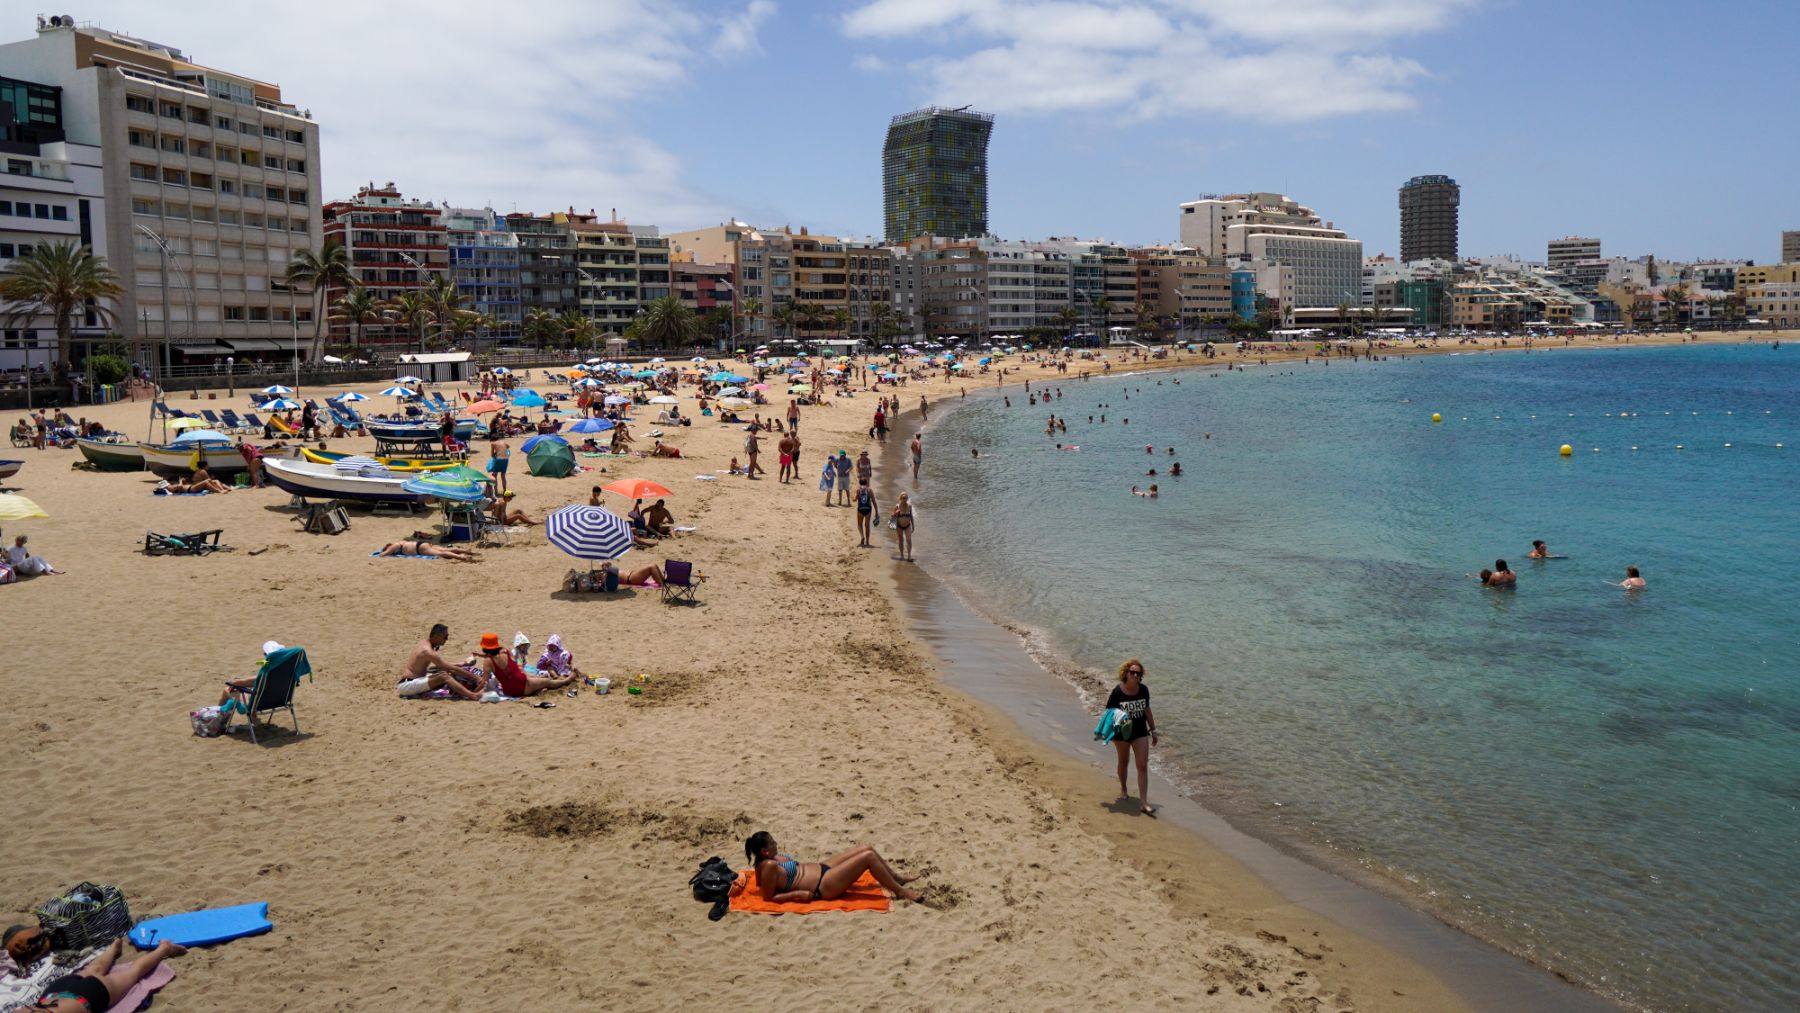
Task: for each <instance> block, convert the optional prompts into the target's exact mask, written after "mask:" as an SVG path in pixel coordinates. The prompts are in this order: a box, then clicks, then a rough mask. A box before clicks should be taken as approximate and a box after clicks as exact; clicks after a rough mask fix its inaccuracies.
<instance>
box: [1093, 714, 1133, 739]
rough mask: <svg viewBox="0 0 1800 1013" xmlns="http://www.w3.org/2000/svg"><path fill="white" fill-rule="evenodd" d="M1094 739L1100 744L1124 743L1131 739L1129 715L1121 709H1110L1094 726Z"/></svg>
mask: <svg viewBox="0 0 1800 1013" xmlns="http://www.w3.org/2000/svg"><path fill="white" fill-rule="evenodd" d="M1094 738H1096V739H1099V740H1100V741H1101V742H1124V741H1126V740H1128V739H1130V738H1131V715H1130V714H1127V713H1125V711H1124V709H1123V708H1119V707H1110V708H1108V709H1107V710H1106V711H1104V712H1103V713H1102V714H1101V715H1100V723H1099V724H1097V725H1095V726H1094Z"/></svg>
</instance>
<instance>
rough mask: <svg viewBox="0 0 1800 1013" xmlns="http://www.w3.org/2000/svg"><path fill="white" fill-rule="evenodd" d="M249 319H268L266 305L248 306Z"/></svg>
mask: <svg viewBox="0 0 1800 1013" xmlns="http://www.w3.org/2000/svg"><path fill="white" fill-rule="evenodd" d="M250 319H252V320H263V321H266V320H268V319H269V308H268V307H267V306H252V307H250Z"/></svg>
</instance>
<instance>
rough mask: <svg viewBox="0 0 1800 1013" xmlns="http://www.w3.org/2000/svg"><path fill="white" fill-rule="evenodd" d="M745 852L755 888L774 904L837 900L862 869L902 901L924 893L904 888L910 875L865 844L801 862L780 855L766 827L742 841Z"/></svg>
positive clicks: (914, 898)
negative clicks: (825, 856)
mask: <svg viewBox="0 0 1800 1013" xmlns="http://www.w3.org/2000/svg"><path fill="white" fill-rule="evenodd" d="M744 855H745V857H747V858H749V859H750V862H751V865H752V866H753V868H754V871H755V873H756V888H757V889H758V890H760V891H761V892H762V895H763V897H764V898H766V899H768V900H770V901H772V902H774V903H777V904H784V903H790V902H798V903H804V902H806V901H809V900H836V899H837V898H839V897H842V896H843V895H844V891H846V890H848V889H850V884H852V883H854V882H856V880H857V878H858V877H860V876H861V875H862V874H863V872H864V871H867V872H869V873H871V874H873V875H874V876H875V880H876V882H878V883H880V884H881V885H882V886H883V887H884V888H885V889H886V890H887V891H888V892H889V893H892V894H893V895H894V896H896V897H898V898H900V899H901V900H910V901H914V902H917V901H918V900H919V899H920V898H921V897H922V896H923V895H922V894H920V893H919V892H918V891H917V890H908V889H907V888H906V884H907V883H910V882H912V877H911V876H901V875H898V874H897V873H895V872H894V870H893V868H892V867H891V866H889V865H888V863H887V860H886V859H884V858H882V857H881V856H880V855H878V854H876V853H875V849H874V848H872V847H870V846H869V845H867V844H864V845H861V846H860V847H856V848H853V849H851V850H849V851H846V852H844V853H843V854H841V855H833V856H831V857H830V858H828V859H826V860H825V861H823V862H804V863H803V862H798V861H795V860H794V859H793V858H792V857H790V856H788V855H784V854H782V853H781V852H780V850H779V849H778V848H777V847H776V845H775V838H774V837H773V836H771V835H770V833H769V832H768V831H767V830H758V831H757V832H756V833H754V834H751V835H750V839H749V840H746V841H745V842H744Z"/></svg>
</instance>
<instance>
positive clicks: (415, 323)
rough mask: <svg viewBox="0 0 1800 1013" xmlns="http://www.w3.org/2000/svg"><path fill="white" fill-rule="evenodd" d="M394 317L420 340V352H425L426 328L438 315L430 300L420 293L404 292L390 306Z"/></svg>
mask: <svg viewBox="0 0 1800 1013" xmlns="http://www.w3.org/2000/svg"><path fill="white" fill-rule="evenodd" d="M388 305H389V307H390V308H391V310H392V312H393V315H394V316H395V317H396V318H397V319H399V320H401V321H402V322H404V323H405V324H406V326H407V327H408V328H409V329H411V330H412V332H413V336H414V337H416V338H418V339H419V351H421V352H423V351H424V350H425V328H426V326H427V325H429V324H430V323H431V322H432V321H433V320H435V319H437V314H436V313H433V312H432V309H431V302H430V300H428V299H426V298H425V295H424V294H423V293H420V292H402V293H400V294H399V295H398V296H396V297H395V298H394V300H393V301H392V302H391V303H389V304H388Z"/></svg>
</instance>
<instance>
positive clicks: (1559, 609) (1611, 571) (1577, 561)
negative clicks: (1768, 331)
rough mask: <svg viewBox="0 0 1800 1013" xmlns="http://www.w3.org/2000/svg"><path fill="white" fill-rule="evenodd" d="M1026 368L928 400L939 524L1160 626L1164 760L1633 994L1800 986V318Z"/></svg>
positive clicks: (1110, 615)
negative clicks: (1141, 365) (981, 391)
mask: <svg viewBox="0 0 1800 1013" xmlns="http://www.w3.org/2000/svg"><path fill="white" fill-rule="evenodd" d="M1176 376H1179V377H1180V381H1181V382H1180V383H1179V384H1177V383H1175V382H1174V381H1175V379H1176ZM1040 384H1045V385H1048V386H1049V387H1051V388H1052V389H1054V388H1057V387H1060V389H1061V390H1062V393H1063V397H1062V398H1061V399H1060V400H1053V401H1052V402H1051V403H1050V404H1049V405H1047V406H1046V405H1043V404H1040V405H1036V406H1031V405H1028V404H1027V403H1026V402H1025V399H1024V396H1023V394H1022V393H1020V392H1018V391H1017V390H1016V389H1015V390H1014V391H1013V397H1012V401H1013V404H1012V407H1010V408H1007V407H1004V406H1003V405H1002V403H1001V402H1000V400H999V399H998V398H994V399H992V400H990V399H988V398H985V397H983V398H971V399H969V400H967V401H962V402H957V403H955V404H954V405H952V404H951V403H950V402H944V404H945V406H946V407H951V408H952V411H951V412H950V413H949V414H947V415H945V416H943V417H942V418H940V419H939V421H938V422H937V423H935V424H934V427H933V429H932V431H931V434H930V435H929V436H928V437H927V443H928V444H929V453H928V458H927V466H926V470H925V474H924V476H923V482H922V483H921V486H920V489H921V491H920V493H919V504H920V517H921V534H920V536H919V548H918V552H919V553H920V556H921V558H922V559H923V560H924V561H925V562H926V563H927V565H928V566H933V567H934V569H937V570H938V572H940V573H942V574H943V575H944V576H946V577H947V578H948V579H950V581H951V583H952V585H953V586H955V587H957V588H958V589H959V590H961V591H962V592H963V593H964V594H965V596H966V597H968V598H970V599H971V600H972V601H974V602H975V603H976V604H977V605H978V606H979V607H981V608H983V609H984V610H989V611H991V612H993V613H996V614H998V615H1001V616H1005V617H1008V618H1010V619H1014V620H1018V621H1022V622H1023V623H1024V624H1026V625H1027V626H1029V627H1032V628H1035V629H1038V630H1042V631H1046V632H1045V634H1044V636H1045V637H1046V639H1047V640H1048V642H1049V644H1050V645H1051V646H1052V648H1053V649H1054V650H1055V651H1056V652H1058V653H1060V654H1061V655H1063V656H1065V657H1066V658H1067V659H1069V660H1071V661H1072V662H1074V663H1075V664H1077V665H1080V666H1084V667H1088V668H1091V669H1094V670H1097V671H1110V670H1112V669H1115V668H1116V667H1117V665H1118V664H1119V662H1120V661H1121V660H1122V659H1124V658H1126V657H1128V656H1138V657H1141V658H1143V659H1144V661H1145V663H1146V667H1147V668H1148V670H1149V673H1150V674H1149V675H1148V677H1147V681H1148V683H1149V685H1150V686H1151V688H1152V691H1153V693H1154V695H1155V701H1156V704H1155V705H1156V713H1157V717H1158V720H1159V723H1160V724H1161V726H1162V727H1163V729H1164V731H1165V733H1166V735H1167V737H1166V739H1165V740H1164V741H1165V748H1164V749H1163V750H1162V752H1161V759H1162V760H1163V761H1164V763H1165V764H1166V765H1167V766H1166V767H1165V769H1166V770H1168V772H1169V773H1171V774H1172V775H1174V776H1175V777H1176V778H1177V780H1178V781H1179V782H1180V783H1182V784H1184V785H1185V786H1187V788H1188V789H1189V790H1192V791H1193V792H1195V793H1196V794H1197V795H1198V796H1199V797H1201V798H1202V799H1203V800H1205V801H1207V802H1208V803H1209V804H1211V805H1213V806H1215V807H1216V808H1219V809H1220V810H1222V811H1224V812H1227V813H1228V814H1232V815H1233V816H1234V818H1236V819H1237V820H1239V821H1240V822H1241V823H1242V824H1244V825H1246V826H1247V827H1248V828H1251V829H1260V830H1262V831H1263V832H1266V833H1272V834H1275V835H1280V836H1286V837H1288V838H1290V839H1296V840H1300V841H1304V842H1307V843H1310V844H1313V845H1317V846H1319V847H1322V848H1326V849H1329V850H1330V852H1331V853H1333V854H1334V855H1335V856H1337V857H1338V858H1340V859H1342V860H1346V861H1350V862H1354V863H1357V864H1359V865H1361V866H1363V867H1364V868H1366V869H1368V870H1370V871H1372V872H1375V873H1377V874H1379V875H1381V876H1383V877H1385V878H1387V879H1388V880H1389V881H1391V882H1393V883H1396V884H1399V885H1400V886H1401V887H1402V888H1403V889H1405V890H1406V891H1407V892H1409V893H1411V894H1412V895H1413V896H1415V897H1418V898H1420V899H1421V900H1422V901H1423V902H1424V903H1426V904H1427V905H1429V906H1430V907H1432V908H1433V909H1434V910H1437V911H1439V912H1440V913H1442V914H1443V915H1444V916H1445V917H1447V918H1448V919H1449V920H1451V921H1452V922H1454V923H1456V924H1459V925H1462V926H1463V927H1465V928H1467V929H1468V930H1469V931H1471V932H1473V933H1475V934H1476V935H1478V936H1482V937H1484V938H1487V939H1491V940H1493V941H1495V942H1497V943H1499V944H1501V945H1503V946H1505V947H1507V948H1509V949H1512V950H1514V951H1515V952H1519V953H1522V954H1524V955H1527V956H1528V957H1530V958H1531V959H1533V960H1535V961H1537V962H1539V963H1541V964H1544V965H1546V966H1549V967H1551V968H1553V969H1555V970H1558V971H1560V972H1562V973H1564V974H1566V975H1568V976H1570V977H1572V978H1574V979H1575V980H1577V981H1580V982H1582V983H1584V984H1587V985H1589V986H1591V987H1594V988H1596V989H1598V990H1599V991H1601V992H1603V993H1606V994H1609V995H1613V996H1615V997H1619V998H1622V999H1624V1000H1626V1001H1627V1002H1629V1003H1632V1004H1634V1005H1641V1006H1645V1007H1649V1008H1654V1009H1694V1010H1701V1009H1708V1010H1710V1009H1733V1010H1777V1009H1786V1010H1791V1009H1795V1008H1800V887H1797V886H1796V885H1795V884H1796V883H1800V594H1797V593H1796V583H1795V582H1796V578H1797V577H1800V349H1788V348H1783V349H1771V348H1770V347H1768V345H1767V344H1766V343H1764V344H1754V345H1744V346H1731V347H1719V346H1713V347H1705V348H1700V347H1693V348H1680V347H1676V348H1667V349H1624V350H1613V349H1605V350H1560V351H1553V352H1536V353H1531V354H1523V353H1517V352H1513V353H1495V354H1482V355H1467V356H1426V357H1413V358H1410V359H1406V360H1404V361H1403V360H1400V359H1399V358H1397V357H1396V358H1391V359H1389V360H1388V361H1385V362H1379V363H1373V364H1368V363H1363V364H1350V363H1343V362H1339V363H1335V364H1333V365H1331V366H1329V367H1322V366H1320V365H1317V364H1316V363H1315V364H1314V365H1312V366H1310V367H1307V366H1294V367H1292V368H1291V369H1286V368H1283V369H1277V368H1275V367H1269V368H1264V369H1256V368H1253V369H1251V370H1250V371H1248V372H1244V373H1236V372H1233V373H1226V374H1223V375H1219V376H1209V375H1207V374H1206V373H1202V372H1197V371H1186V372H1184V373H1180V374H1157V375H1143V376H1136V377H1111V378H1107V379H1098V380H1093V381H1089V382H1085V383H1083V382H1078V381H1075V380H1073V379H1063V380H1061V381H1060V382H1059V381H1056V380H1049V379H1046V380H1043V381H1037V380H1034V382H1033V384H1032V386H1033V388H1034V389H1035V388H1038V387H1039V386H1040ZM1127 398H1129V400H1127ZM1101 404H1106V405H1108V407H1105V408H1102V407H1098V406H1099V405H1101ZM1051 412H1054V413H1055V414H1057V415H1058V416H1061V417H1063V418H1065V419H1067V420H1068V432H1067V433H1066V434H1063V435H1059V436H1057V437H1054V438H1052V437H1047V436H1045V435H1044V432H1043V430H1044V423H1045V418H1046V416H1047V415H1048V414H1050V413H1051ZM1433 412H1439V413H1442V415H1443V417H1444V421H1443V422H1442V424H1437V425H1434V424H1432V422H1431V421H1430V416H1431V413H1433ZM1090 413H1091V414H1092V415H1093V416H1094V418H1095V420H1096V421H1095V422H1094V423H1093V424H1090V423H1089V422H1088V421H1087V418H1088V416H1089V414H1090ZM1102 413H1104V414H1105V416H1106V417H1107V419H1108V422H1107V423H1106V424H1104V425H1102V424H1100V423H1099V422H1098V419H1099V418H1100V416H1101V414H1102ZM1609 413H1610V416H1609ZM1620 413H1626V414H1624V415H1621V414H1620ZM1496 416H1499V417H1498V418H1496ZM1534 416H1535V417H1534ZM1126 418H1129V419H1130V423H1129V424H1128V425H1126V424H1123V423H1122V421H1121V420H1123V419H1126ZM1207 433H1211V439H1210V440H1209V439H1206V438H1205V434H1207ZM1058 440H1060V441H1062V442H1064V443H1072V444H1078V445H1079V446H1080V447H1081V450H1080V452H1066V451H1057V450H1055V449H1053V447H1052V444H1053V443H1054V442H1056V441H1058ZM1146 443H1151V444H1154V446H1155V448H1156V452H1155V453H1154V454H1150V455H1147V454H1145V453H1144V451H1143V448H1144V445H1145V444H1146ZM1563 443H1569V444H1572V445H1573V446H1574V447H1575V454H1574V455H1573V456H1572V457H1570V458H1567V459H1565V458H1561V457H1559V456H1558V454H1557V448H1558V446H1559V445H1561V444H1563ZM1727 443H1729V444H1731V445H1732V446H1730V447H1729V448H1728V447H1726V446H1725V444H1727ZM1776 443H1785V444H1786V448H1785V449H1777V448H1776V447H1775V444H1776ZM1677 444H1680V445H1682V446H1683V447H1684V448H1685V449H1681V450H1677V449H1675V448H1676V445H1677ZM1169 446H1174V447H1175V448H1176V450H1177V454H1176V456H1175V457H1174V458H1170V457H1169V456H1168V455H1167V454H1166V453H1165V448H1167V447H1169ZM1634 446H1635V447H1637V448H1639V449H1637V450H1635V451H1633V450H1632V449H1631V448H1632V447H1634ZM970 447H980V448H982V458H981V459H980V460H979V461H974V460H971V459H970V456H969V448H970ZM1596 447H1597V448H1599V452H1598V453H1595V452H1594V451H1593V448H1596ZM1171 460H1179V461H1180V462H1181V464H1182V467H1183V469H1184V471H1186V473H1187V474H1186V475H1184V476H1183V477H1180V478H1170V477H1167V475H1166V469H1167V466H1168V464H1169V463H1170V461H1171ZM1150 467H1155V468H1157V469H1158V470H1159V471H1160V472H1163V473H1164V474H1163V475H1162V476H1160V477H1157V478H1154V479H1152V478H1148V477H1146V476H1145V475H1144V472H1145V470H1146V469H1148V468H1150ZM1151 481H1155V482H1157V483H1159V484H1160V486H1161V490H1162V496H1161V497H1160V498H1159V499H1157V500H1147V499H1140V498H1137V497H1133V496H1131V495H1129V494H1128V491H1127V490H1128V489H1129V488H1130V487H1131V486H1132V485H1134V484H1135V485H1139V486H1147V485H1148V483H1149V482H1151ZM950 518H954V523H949V522H948V520H949V519H950ZM939 519H944V522H941V523H940V522H939ZM1534 538H1542V539H1544V540H1546V541H1547V542H1548V543H1549V545H1550V548H1551V551H1552V552H1555V553H1561V554H1566V555H1567V557H1568V558H1566V559H1556V560H1550V561H1545V562H1535V561H1532V560H1528V559H1526V558H1525V557H1526V553H1527V552H1528V551H1529V548H1530V545H1531V540H1532V539H1534ZM933 540H936V541H938V542H939V545H940V546H941V548H940V551H938V552H933V551H932V546H931V542H932V541H933ZM949 549H953V550H954V551H953V552H951V551H943V550H949ZM1496 557H1504V558H1506V559H1507V560H1508V561H1509V562H1510V563H1511V564H1512V567H1513V569H1515V570H1516V571H1518V574H1519V580H1518V588H1517V590H1514V591H1502V590H1494V589H1486V588H1482V587H1479V586H1478V585H1477V583H1476V581H1475V580H1474V579H1473V577H1472V576H1469V574H1472V573H1473V571H1475V570H1477V569H1479V568H1481V567H1483V566H1490V565H1491V564H1492V563H1493V561H1494V559H1495V558H1496ZM952 560H954V562H951V561H952ZM1627 564H1635V565H1637V566H1639V567H1640V568H1641V569H1642V571H1643V574H1644V576H1645V578H1646V579H1647V580H1648V582H1649V587H1648V589H1647V590H1645V591H1643V592H1641V593H1626V592H1624V591H1622V590H1620V589H1619V588H1617V587H1614V586H1609V585H1608V584H1607V583H1606V582H1607V581H1612V582H1617V581H1618V580H1620V579H1621V578H1622V577H1623V576H1624V568H1625V566H1626V565H1627Z"/></svg>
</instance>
